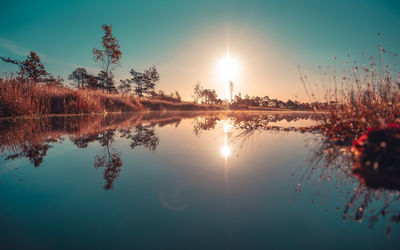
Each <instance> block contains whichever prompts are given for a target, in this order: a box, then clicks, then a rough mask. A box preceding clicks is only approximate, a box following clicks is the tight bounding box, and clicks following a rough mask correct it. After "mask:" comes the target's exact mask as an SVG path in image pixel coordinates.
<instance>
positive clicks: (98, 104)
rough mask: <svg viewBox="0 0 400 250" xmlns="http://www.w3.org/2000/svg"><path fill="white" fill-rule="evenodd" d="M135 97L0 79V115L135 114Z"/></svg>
mask: <svg viewBox="0 0 400 250" xmlns="http://www.w3.org/2000/svg"><path fill="white" fill-rule="evenodd" d="M140 109H142V106H141V104H140V102H139V101H138V99H137V98H134V97H130V96H124V95H118V94H109V93H105V92H102V91H95V90H87V89H78V90H72V89H67V88H62V87H58V86H44V85H39V84H35V83H26V82H21V81H18V80H4V79H0V116H1V117H8V116H22V115H26V116H32V115H43V114H81V113H99V112H105V111H106V112H119V111H122V112H124V111H137V110H140Z"/></svg>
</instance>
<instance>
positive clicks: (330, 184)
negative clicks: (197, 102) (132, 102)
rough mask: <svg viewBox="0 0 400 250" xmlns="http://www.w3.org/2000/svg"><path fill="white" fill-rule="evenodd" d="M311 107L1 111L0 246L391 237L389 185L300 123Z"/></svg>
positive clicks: (262, 243) (228, 245) (386, 245)
mask: <svg viewBox="0 0 400 250" xmlns="http://www.w3.org/2000/svg"><path fill="white" fill-rule="evenodd" d="M317 120H318V115H316V114H306V113H282V112H281V113H274V112H269V113H266V112H264V113H239V114H231V113H147V114H136V115H132V114H123V115H107V116H77V117H52V118H43V119H33V120H14V121H12V120H3V121H0V149H1V158H0V181H1V183H0V197H1V206H0V221H1V227H0V232H1V234H0V242H1V243H0V244H1V249H32V248H33V249H300V248H303V249H399V248H398V247H399V244H400V238H399V236H400V227H399V224H398V223H396V222H395V221H393V220H394V219H393V218H392V219H390V218H391V216H394V215H396V213H398V212H399V199H398V191H397V190H387V189H383V188H381V189H376V188H375V189H373V188H369V187H368V186H366V185H364V184H362V183H361V182H360V181H359V179H358V178H357V177H356V176H353V175H352V173H351V171H349V168H348V167H346V166H347V164H348V162H345V159H343V157H344V156H343V155H345V152H344V150H343V149H336V148H335V147H332V145H327V144H326V143H325V140H324V137H323V136H322V135H320V134H318V133H315V132H314V133H311V132H302V131H300V130H298V129H296V128H299V127H304V126H310V125H313V124H316V123H317V122H318V121H317ZM335 153H337V154H335ZM391 221H393V222H391ZM388 229H389V230H391V232H388ZM389 238H391V239H389Z"/></svg>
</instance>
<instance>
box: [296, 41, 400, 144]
mask: <svg viewBox="0 0 400 250" xmlns="http://www.w3.org/2000/svg"><path fill="white" fill-rule="evenodd" d="M378 48H379V51H378V52H379V55H378V56H377V57H370V58H369V61H368V63H363V64H358V63H357V62H356V61H354V60H353V59H351V58H350V56H349V55H348V56H347V60H346V64H345V68H344V70H343V71H342V73H341V74H340V75H338V74H337V72H336V66H334V67H331V68H329V67H328V68H327V70H326V72H323V70H322V68H321V67H320V72H321V84H315V85H313V84H311V83H310V80H309V79H308V78H307V76H306V75H302V76H301V81H302V83H303V85H304V88H305V90H306V92H307V94H308V95H309V98H310V99H311V100H312V101H316V100H318V98H319V99H320V100H321V99H322V100H324V101H325V102H327V103H329V104H330V105H329V108H328V112H327V115H326V119H325V122H324V124H323V125H322V126H321V130H322V131H323V133H324V134H326V135H327V136H328V137H329V138H330V140H332V141H340V142H342V143H344V144H351V142H352V141H353V140H355V139H357V138H358V137H359V136H361V135H362V134H363V133H365V132H366V131H367V130H368V129H369V128H376V127H379V126H380V127H382V126H383V127H384V126H386V124H393V123H400V120H399V118H400V82H399V81H400V78H399V73H398V72H396V71H395V65H393V64H394V62H395V60H394V59H395V58H396V57H397V55H396V54H394V53H391V52H388V51H386V50H384V49H383V48H382V46H378ZM385 56H386V57H385ZM385 58H387V60H385ZM385 61H389V63H386V64H385V63H384V62H385ZM335 65H336V58H335ZM321 89H322V90H323V92H322V94H321V93H320V90H321Z"/></svg>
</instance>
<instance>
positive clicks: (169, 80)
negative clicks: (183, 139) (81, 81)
mask: <svg viewBox="0 0 400 250" xmlns="http://www.w3.org/2000/svg"><path fill="white" fill-rule="evenodd" d="M0 11H1V13H2V15H0V55H1V56H6V57H8V56H9V57H11V58H16V59H23V58H25V57H26V55H27V54H28V53H29V51H30V50H34V51H36V52H38V53H39V55H40V56H41V58H42V60H43V62H44V64H45V66H46V68H47V69H48V71H49V72H51V73H52V74H53V75H60V76H62V77H64V78H65V79H66V78H67V76H68V74H70V73H71V72H72V71H73V70H74V69H75V68H76V67H85V68H87V69H88V71H90V72H93V73H97V72H98V71H99V70H100V65H98V64H96V63H95V62H94V61H93V57H92V54H91V52H92V49H93V48H94V47H99V46H100V41H101V37H102V35H103V32H102V30H101V28H100V26H101V25H102V24H111V25H112V27H113V34H114V36H115V37H116V38H117V39H118V40H119V43H120V46H121V51H122V60H121V65H120V67H118V68H117V69H116V70H115V72H114V74H115V77H116V79H125V78H129V70H130V69H131V68H134V69H135V70H137V71H143V70H144V69H145V68H147V67H149V66H152V65H155V66H156V67H157V68H158V70H159V72H160V77H161V79H160V82H159V83H158V85H157V89H163V90H165V91H167V92H171V91H179V92H180V93H181V95H182V96H183V98H184V99H186V100H191V95H192V92H193V86H194V85H195V84H196V82H201V83H202V85H203V86H204V87H205V88H211V89H216V90H217V93H218V94H219V95H220V96H221V97H222V98H224V97H225V93H226V83H225V82H224V81H223V80H221V77H219V75H220V74H219V73H220V72H218V70H217V68H218V67H217V65H218V62H219V61H220V60H221V58H223V57H224V56H226V54H227V51H229V54H230V55H231V57H232V58H235V59H236V60H237V62H238V65H239V66H238V74H237V76H236V77H235V79H234V84H235V87H234V92H235V93H237V92H241V93H242V94H249V95H251V96H252V95H258V96H265V95H268V96H269V97H271V98H278V99H282V100H287V99H297V100H300V101H302V100H306V97H305V96H306V93H305V91H304V89H303V86H302V84H301V82H300V79H299V77H300V75H299V72H298V65H301V68H302V70H304V72H305V73H306V74H307V75H309V77H310V78H311V79H312V80H313V81H315V82H316V83H317V81H318V79H319V73H318V70H317V69H318V66H320V65H321V66H324V67H325V66H328V65H332V64H333V61H334V60H333V58H334V56H336V57H337V64H338V67H340V66H343V65H344V64H345V60H346V55H348V54H349V55H351V56H352V57H354V58H360V57H361V53H362V51H365V53H366V55H376V54H377V44H378V37H377V32H380V33H381V34H382V40H383V45H384V47H385V48H386V49H388V50H391V51H395V52H400V32H399V26H400V1H397V0H380V1H378V0H375V1H372V0H358V1H357V0H347V1H346V0H337V1H322V0H321V1H312V0H310V1H307V0H304V1H287V0H286V1H285V0H262V1H261V0H260V1H256V0H254V1H253V0H246V1H239V0H237V1H234V0H230V1H229V0H222V1H218V0H201V1H194V0H193V1H192V0H182V1H177V0H146V1H117V0H114V1H103V0H96V1H89V0H88V1H82V0H79V1H76V0H69V1H40V0H38V1H23V0H21V1H8V0H2V1H0ZM14 70H15V67H14V66H12V65H7V64H5V63H0V72H9V71H14ZM67 82H68V81H67Z"/></svg>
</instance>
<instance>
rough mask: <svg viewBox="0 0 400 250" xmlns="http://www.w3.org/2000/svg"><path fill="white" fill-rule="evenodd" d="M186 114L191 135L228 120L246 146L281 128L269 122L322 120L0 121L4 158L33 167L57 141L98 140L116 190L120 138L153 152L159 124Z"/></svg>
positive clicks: (126, 117)
mask: <svg viewBox="0 0 400 250" xmlns="http://www.w3.org/2000/svg"><path fill="white" fill-rule="evenodd" d="M186 118H190V119H194V125H193V133H194V134H195V135H196V136H200V135H201V133H202V132H203V131H206V130H212V129H215V127H216V125H217V124H218V122H224V121H228V120H229V123H230V124H231V126H232V131H229V133H228V134H229V142H231V141H232V142H234V141H235V139H240V140H242V144H244V143H243V142H245V141H246V139H247V138H249V137H251V136H252V135H253V134H254V132H255V131H256V130H257V129H259V128H264V129H275V130H276V129H278V130H279V127H277V126H272V127H268V124H269V123H271V122H278V121H282V120H285V121H288V122H290V121H297V120H301V119H311V120H318V119H319V117H318V115H315V114H312V115H310V114H309V113H301V112H300V113H278V112H275V113H273V112H272V113H268V114H265V113H257V112H252V113H240V112H236V113H230V112H222V113H215V112H212V113H207V112H205V113H202V112H172V113H162V112H158V113H139V114H128V113H127V114H109V115H106V116H102V115H99V116H65V117H45V118H41V119H14V120H2V121H1V122H0V152H1V157H3V158H4V159H5V160H14V159H17V158H26V159H28V160H29V161H30V162H31V164H33V166H35V167H39V166H40V165H41V164H42V163H43V161H44V159H45V157H46V156H47V154H48V150H49V149H50V148H51V147H52V144H54V143H57V142H62V141H63V140H64V139H66V138H69V139H70V140H71V142H72V143H73V144H74V145H76V147H77V148H80V149H83V148H87V147H88V146H89V145H90V144H91V143H94V142H98V143H99V145H100V146H101V150H100V152H99V153H98V154H96V156H95V157H94V166H95V168H104V172H103V175H104V179H105V181H106V183H105V185H104V189H105V190H110V189H111V190H112V189H113V188H114V181H115V180H116V179H117V178H118V176H119V174H120V172H121V168H122V165H123V162H122V159H121V152H118V151H117V150H116V149H115V148H114V147H113V144H114V143H115V139H116V138H117V137H119V138H122V139H126V140H129V141H130V147H131V148H132V149H136V148H138V147H142V148H145V149H147V150H149V151H155V150H156V148H157V146H158V145H159V143H160V138H159V137H158V135H157V134H156V131H155V127H156V126H158V127H163V126H166V125H174V126H175V127H178V126H179V124H180V122H181V120H182V119H186ZM225 132H226V131H225ZM242 146H243V145H242ZM225 153H226V152H225Z"/></svg>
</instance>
